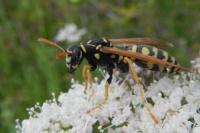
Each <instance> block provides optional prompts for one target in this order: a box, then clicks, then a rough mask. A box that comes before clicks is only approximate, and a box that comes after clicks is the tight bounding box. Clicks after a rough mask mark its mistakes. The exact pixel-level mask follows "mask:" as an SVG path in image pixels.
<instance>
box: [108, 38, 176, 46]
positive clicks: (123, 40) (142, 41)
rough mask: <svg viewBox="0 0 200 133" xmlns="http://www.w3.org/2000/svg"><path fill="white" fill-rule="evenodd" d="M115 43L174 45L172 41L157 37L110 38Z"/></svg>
mask: <svg viewBox="0 0 200 133" xmlns="http://www.w3.org/2000/svg"><path fill="white" fill-rule="evenodd" d="M108 40H109V41H110V42H111V44H113V45H142V44H143V45H144V44H146V45H152V46H160V47H167V46H168V47H173V46H174V45H173V44H172V43H169V42H166V41H163V40H159V39H155V38H148V37H144V38H139V37H138V38H120V39H108Z"/></svg>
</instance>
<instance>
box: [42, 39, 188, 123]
mask: <svg viewBox="0 0 200 133" xmlns="http://www.w3.org/2000/svg"><path fill="white" fill-rule="evenodd" d="M38 41H40V42H45V43H48V44H50V45H53V46H55V47H58V48H59V49H60V50H61V51H59V52H58V53H57V56H58V57H66V65H67V67H68V68H69V72H70V73H73V72H74V71H76V69H77V67H78V66H79V65H80V64H81V62H82V60H83V59H84V58H85V59H86V60H87V61H88V65H85V66H84V67H83V77H84V80H85V90H84V92H86V89H87V86H88V84H90V85H92V78H91V74H90V71H94V70H96V68H98V67H102V68H104V69H105V70H106V71H107V72H108V74H109V77H108V79H107V82H106V83H105V90H104V100H103V101H101V102H100V103H98V104H97V105H96V106H95V107H94V108H92V109H90V110H89V111H88V113H89V112H91V111H93V110H95V109H97V108H99V107H100V106H102V105H103V104H105V103H106V101H107V99H108V94H109V85H110V83H111V81H112V76H113V70H114V69H118V70H120V71H121V72H123V73H127V72H129V71H130V73H131V75H132V77H133V79H134V81H135V83H136V84H137V85H138V86H139V88H140V92H141V98H142V101H143V103H144V105H145V107H146V109H147V111H148V113H149V114H150V116H151V118H152V120H153V121H154V122H155V123H158V118H157V117H156V116H155V115H154V114H153V113H152V112H151V111H150V109H149V107H148V106H147V104H146V103H147V102H146V99H145V96H144V88H143V85H142V84H141V81H140V79H139V78H138V76H137V73H136V71H135V68H134V66H133V64H132V63H133V62H134V63H135V64H137V65H138V66H140V67H142V68H146V69H148V70H152V71H160V72H168V73H172V72H179V71H189V69H187V68H184V67H182V66H180V65H179V64H178V63H177V61H176V60H175V58H174V57H173V56H170V55H169V54H168V53H167V52H166V51H164V50H162V49H159V48H157V47H156V46H160V47H162V46H171V43H168V42H165V41H162V40H158V39H153V38H122V39H106V38H99V39H92V40H89V41H87V42H85V43H81V44H80V45H78V46H72V47H70V48H68V49H64V48H62V47H61V46H59V45H58V44H56V43H55V42H52V41H49V40H48V39H45V38H39V39H38ZM117 46H125V47H122V48H119V47H117Z"/></svg>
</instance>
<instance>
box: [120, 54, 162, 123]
mask: <svg viewBox="0 0 200 133" xmlns="http://www.w3.org/2000/svg"><path fill="white" fill-rule="evenodd" d="M124 62H125V63H127V64H128V66H129V69H130V72H131V75H132V78H133V80H134V81H135V83H136V84H137V85H138V87H139V88H140V94H141V99H142V102H143V103H144V107H145V108H146V110H147V112H148V113H149V115H150V116H151V119H152V120H153V121H154V123H156V124H157V123H158V122H159V119H158V118H157V117H156V115H155V114H154V113H153V112H151V110H150V108H149V106H148V103H147V100H146V98H145V95H144V87H143V85H142V84H141V82H140V79H139V77H138V75H137V73H136V71H135V68H134V67H133V65H132V61H131V60H130V59H129V58H127V57H125V58H124Z"/></svg>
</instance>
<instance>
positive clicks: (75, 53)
mask: <svg viewBox="0 0 200 133" xmlns="http://www.w3.org/2000/svg"><path fill="white" fill-rule="evenodd" d="M67 51H70V53H71V54H70V55H68V56H66V66H67V67H68V68H69V73H74V71H76V69H77V67H78V66H79V65H80V63H81V62H82V60H83V54H82V51H81V48H80V47H78V46H72V47H70V48H69V49H68V50H67Z"/></svg>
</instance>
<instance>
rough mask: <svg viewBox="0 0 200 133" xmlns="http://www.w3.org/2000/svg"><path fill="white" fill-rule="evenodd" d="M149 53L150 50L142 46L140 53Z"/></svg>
mask: <svg viewBox="0 0 200 133" xmlns="http://www.w3.org/2000/svg"><path fill="white" fill-rule="evenodd" d="M149 53H150V51H149V49H148V48H146V47H143V48H142V54H143V55H149Z"/></svg>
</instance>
